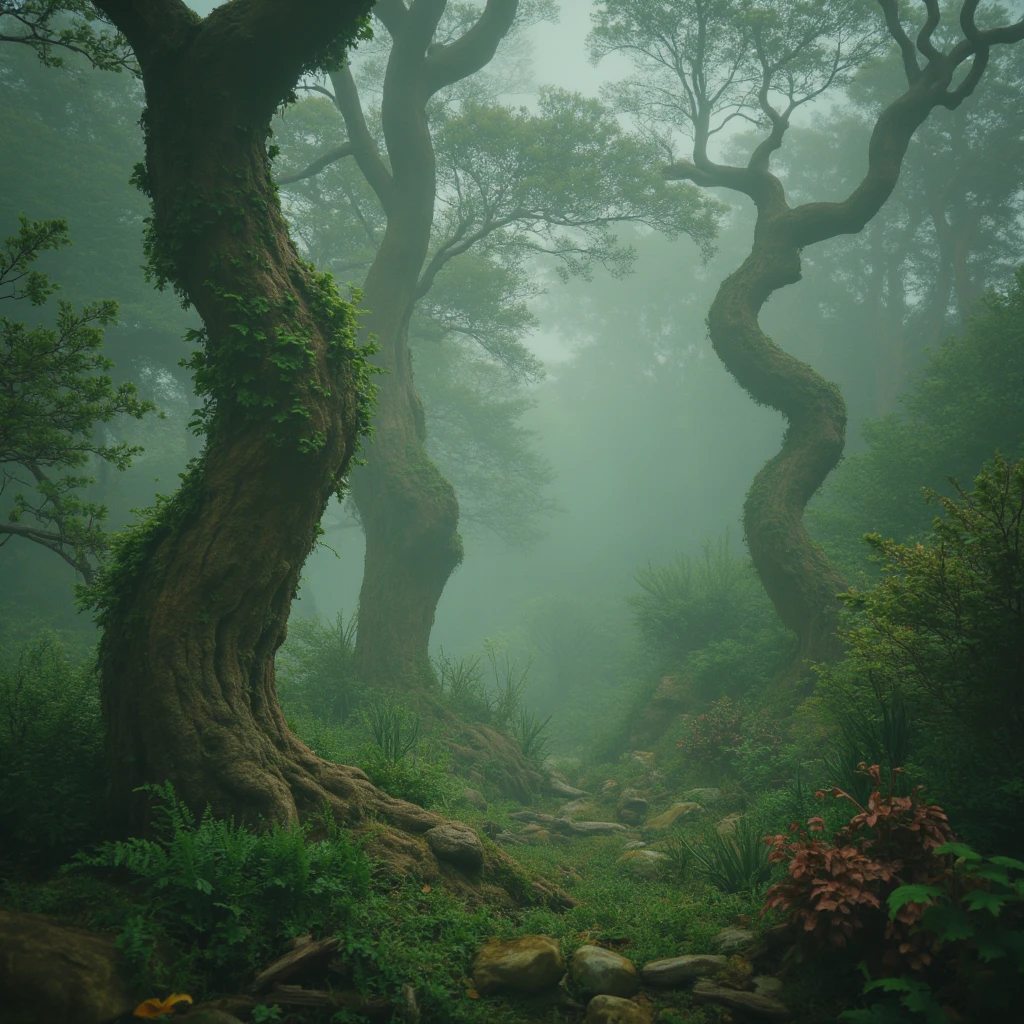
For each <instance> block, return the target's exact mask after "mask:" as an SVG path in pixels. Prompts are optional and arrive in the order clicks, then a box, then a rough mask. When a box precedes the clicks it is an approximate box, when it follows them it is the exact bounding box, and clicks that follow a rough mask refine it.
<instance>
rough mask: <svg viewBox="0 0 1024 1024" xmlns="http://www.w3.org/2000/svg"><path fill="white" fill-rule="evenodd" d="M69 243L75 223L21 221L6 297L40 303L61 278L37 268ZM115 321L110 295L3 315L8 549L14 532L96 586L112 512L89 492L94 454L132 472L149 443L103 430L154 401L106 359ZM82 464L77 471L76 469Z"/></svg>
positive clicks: (2, 473)
mask: <svg viewBox="0 0 1024 1024" xmlns="http://www.w3.org/2000/svg"><path fill="white" fill-rule="evenodd" d="M69 244H70V239H69V238H68V226H67V222H66V221H63V220H48V221H29V220H27V219H25V218H24V217H23V218H22V219H21V227H20V229H19V231H18V233H17V234H16V235H12V236H11V237H10V238H8V239H6V241H5V242H4V244H3V248H2V249H0V302H3V301H5V300H8V301H10V300H18V299H23V300H27V301H28V302H29V303H31V304H32V305H33V306H42V305H44V304H45V303H46V301H47V299H49V298H50V297H51V296H52V295H53V293H54V292H55V291H57V285H55V284H53V283H52V282H51V281H50V279H49V277H48V276H47V275H46V274H44V273H43V272H42V271H40V270H37V269H33V264H34V263H35V262H36V261H37V260H38V259H39V256H40V254H41V253H43V252H45V251H47V250H52V249H60V248H63V247H64V246H66V245H69ZM116 319H117V303H116V302H113V301H111V300H107V301H105V302H98V303H95V304H93V305H89V306H86V307H85V308H84V309H82V310H81V311H78V310H76V309H75V308H74V306H72V304H71V303H69V302H60V303H59V305H58V312H57V317H56V325H55V327H52V328H50V327H43V326H42V325H39V326H36V327H30V326H28V325H27V324H25V323H22V322H20V321H15V320H12V319H10V318H9V317H6V316H0V494H4V493H5V492H8V491H13V490H14V488H26V490H18V491H15V492H14V493H13V494H11V496H10V501H11V505H10V507H9V509H8V513H7V521H6V522H0V546H2V545H3V544H5V543H6V542H7V541H9V540H10V539H11V538H12V537H21V538H22V539H24V540H27V541H32V542H33V543H35V544H39V545H41V546H42V547H44V548H47V549H48V550H50V551H53V552H55V553H56V554H58V555H60V557H61V558H63V559H64V561H66V562H67V563H68V564H69V565H70V566H72V568H74V570H75V571H76V572H77V573H78V574H79V575H80V576H81V577H82V579H83V580H84V581H85V582H86V583H91V582H92V581H93V578H94V576H95V572H96V569H97V567H98V566H99V564H100V563H101V561H102V560H103V558H104V556H105V554H106V552H107V550H108V548H109V545H110V538H109V536H108V534H107V532H106V530H105V529H104V525H103V524H104V521H105V520H106V518H107V509H106V507H105V506H104V505H102V504H99V503H97V502H93V501H89V500H87V499H86V498H85V497H84V496H83V489H84V488H85V487H87V486H88V485H89V484H91V483H92V482H93V481H92V477H91V476H88V475H85V474H83V473H82V472H81V470H82V468H83V467H85V466H86V465H87V464H88V463H89V461H90V459H96V460H99V461H102V462H106V463H108V464H109V465H111V466H113V467H114V468H116V469H119V470H124V469H127V468H128V466H129V465H130V464H131V460H132V457H133V456H134V455H136V454H137V453H138V452H140V451H141V450H142V449H141V448H140V447H139V446H137V445H129V444H125V443H121V444H104V443H103V441H102V440H100V439H99V438H97V436H96V434H97V428H98V427H99V426H100V425H101V424H104V423H109V422H110V421H111V420H113V419H114V418H115V417H117V416H132V417H134V418H135V419H141V418H142V417H143V416H144V415H145V414H146V413H147V412H150V411H151V410H152V409H153V408H154V406H153V403H152V402H142V401H140V400H139V398H138V393H137V390H136V388H135V386H134V385H133V384H120V385H115V384H114V382H113V381H112V380H111V378H110V376H109V375H108V374H107V372H106V371H107V370H109V369H110V368H111V367H112V366H113V365H114V364H113V363H112V362H111V361H110V360H109V359H107V358H106V357H105V356H103V355H102V354H101V352H100V349H101V347H102V344H103V328H104V327H107V326H109V325H110V324H112V323H114V322H115V321H116ZM68 470H78V471H79V472H77V473H75V472H68Z"/></svg>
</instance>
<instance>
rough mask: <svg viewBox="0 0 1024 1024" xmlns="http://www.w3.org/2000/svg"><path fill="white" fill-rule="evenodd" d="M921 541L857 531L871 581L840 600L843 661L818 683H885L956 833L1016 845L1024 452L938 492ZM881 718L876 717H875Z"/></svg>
mask: <svg viewBox="0 0 1024 1024" xmlns="http://www.w3.org/2000/svg"><path fill="white" fill-rule="evenodd" d="M932 498H933V500H936V501H938V502H939V504H940V506H941V509H942V513H943V515H942V516H941V517H939V518H936V519H935V520H934V522H933V528H934V535H933V537H932V538H931V539H930V540H929V541H928V542H927V543H919V544H913V545H903V544H897V543H895V542H894V541H891V540H883V539H882V538H881V537H879V536H877V535H875V536H871V537H868V538H867V540H868V542H869V544H870V545H871V547H872V549H873V550H874V551H875V552H876V553H877V555H878V557H879V559H880V560H881V562H882V578H881V581H880V582H879V583H878V584H877V585H876V586H875V587H873V588H871V589H868V590H865V591H863V592H860V593H858V592H852V593H851V594H850V595H849V596H848V597H847V601H848V603H849V605H850V607H851V608H852V609H853V610H854V611H855V612H856V618H855V619H853V620H852V621H851V622H849V623H848V624H847V626H846V628H845V629H844V631H843V636H844V639H845V640H846V643H847V645H848V648H849V657H848V659H847V661H846V662H845V663H844V664H843V665H842V666H840V667H839V668H837V669H834V670H832V672H831V673H826V675H825V677H824V678H823V684H824V690H825V691H826V692H827V691H828V690H829V688H830V687H831V688H833V689H834V690H837V691H840V692H839V693H838V696H839V698H840V700H842V699H844V698H845V694H844V693H843V692H841V691H842V689H843V688H844V687H845V688H846V690H848V691H849V690H853V689H854V688H855V687H856V685H857V684H858V683H859V684H860V686H861V687H862V689H864V690H869V689H871V688H874V689H875V690H876V691H877V690H878V689H879V687H882V686H884V687H885V688H886V689H888V690H890V691H895V692H897V693H898V694H899V695H901V697H902V699H903V700H904V701H905V702H906V705H907V709H908V712H909V714H910V715H911V716H912V717H913V719H914V721H915V722H916V723H918V728H917V730H916V735H917V737H918V740H917V747H918V750H917V752H916V756H917V760H918V761H919V762H920V768H921V769H922V770H923V771H924V773H925V774H926V777H927V778H928V780H929V783H930V784H931V786H932V788H933V790H935V791H937V792H938V793H939V795H940V798H941V801H942V803H943V805H944V806H946V807H947V809H948V810H949V811H950V813H951V814H953V815H954V817H955V820H956V821H957V823H958V828H960V829H961V830H962V831H963V832H964V834H965V835H967V836H969V837H972V841H973V842H975V843H977V844H979V845H981V846H982V847H983V848H986V849H998V848H1002V849H1004V850H1008V851H1009V852H1012V853H1021V852H1022V851H1024V688H1022V687H1021V685H1020V682H1021V672H1022V666H1024V462H1020V463H1017V464H1016V465H1010V464H1009V463H1007V462H1006V461H1005V460H1004V459H1002V458H1001V457H1000V456H998V455H997V456H996V458H995V460H994V462H993V463H992V464H991V465H990V466H987V467H985V468H984V469H983V470H982V472H981V474H980V475H979V476H978V477H977V479H976V480H975V486H974V490H973V491H972V492H967V491H965V490H963V489H962V488H959V487H957V488H956V497H955V498H939V497H937V496H936V495H934V494H933V495H932ZM883 724H884V723H883Z"/></svg>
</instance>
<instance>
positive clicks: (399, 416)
mask: <svg viewBox="0 0 1024 1024" xmlns="http://www.w3.org/2000/svg"><path fill="white" fill-rule="evenodd" d="M446 2H447V0H416V2H415V3H413V4H411V5H410V6H409V8H408V9H406V8H405V7H404V5H402V4H398V3H394V2H386V3H382V4H379V5H378V7H377V8H376V9H375V11H374V13H375V14H376V15H377V17H378V18H379V19H380V20H381V22H382V23H383V24H384V26H385V27H386V29H387V31H388V32H389V34H390V35H391V38H392V49H391V54H390V57H389V60H388V67H387V71H386V74H385V78H384V89H383V94H382V99H381V121H382V127H383V131H384V141H385V144H386V146H387V155H388V164H385V163H384V161H383V159H382V158H381V156H380V155H379V153H378V152H377V150H376V146H375V145H374V143H373V140H372V137H371V136H370V133H369V132H368V131H367V129H366V124H365V121H364V119H363V114H362V110H361V108H360V103H359V96H358V92H357V90H356V86H355V83H354V81H353V80H352V77H351V75H350V74H349V73H348V72H347V70H343V71H341V72H337V73H335V74H333V75H332V82H333V84H334V89H335V98H336V103H337V106H338V109H339V110H340V112H341V114H342V116H343V117H344V119H345V124H346V128H347V131H348V137H349V142H350V143H351V145H352V148H353V153H352V155H353V156H354V158H355V160H356V161H357V163H358V165H359V168H360V170H361V171H362V173H363V175H364V177H365V178H366V180H367V182H368V183H369V184H370V186H371V187H372V188H373V189H374V191H375V192H376V194H377V197H378V199H379V200H380V203H381V206H382V208H383V209H384V212H385V214H386V216H387V230H386V232H385V235H384V239H383V241H382V243H381V246H380V249H379V250H378V252H377V255H376V257H375V259H374V261H373V264H372V266H371V267H370V270H369V272H368V274H367V277H366V281H365V283H364V286H363V304H364V305H365V307H366V308H367V309H368V310H369V313H368V315H367V316H366V317H365V320H364V322H363V330H364V332H365V334H366V335H367V336H370V337H373V339H374V341H375V344H376V345H377V349H378V351H377V353H376V355H375V357H374V361H375V362H376V363H377V364H378V365H379V366H381V367H382V369H384V370H385V371H386V372H385V375H384V376H383V377H381V378H380V379H379V385H380V393H379V397H378V403H377V411H376V416H375V419H374V441H373V445H372V446H371V447H370V448H369V450H368V456H367V464H366V465H365V466H362V467H360V468H359V469H358V470H357V471H355V472H354V473H353V474H352V496H353V498H354V500H355V503H356V508H357V509H358V510H359V518H360V521H361V522H362V524H363V531H364V533H365V536H366V557H365V562H364V568H363V583H362V588H361V590H360V594H359V616H358V623H359V626H358V631H357V633H356V650H355V667H356V672H357V674H358V677H359V678H360V679H361V680H362V681H363V682H364V683H366V684H368V685H370V686H385V687H399V688H401V689H404V690H411V691H422V690H424V689H426V688H429V687H430V685H431V684H432V682H433V680H434V673H433V668H432V667H431V664H430V655H429V645H430V633H431V630H432V628H433V625H434V616H435V614H436V611H437V605H438V602H439V601H440V599H441V594H442V593H443V592H444V588H445V584H446V583H447V582H448V579H449V577H450V576H451V574H452V573H453V572H454V571H455V569H456V567H457V566H458V565H459V563H460V562H461V561H462V539H461V537H460V536H459V533H458V525H459V505H458V501H457V499H456V497H455V491H454V488H453V487H452V485H451V484H450V483H449V482H448V481H447V480H446V479H445V478H444V476H443V474H442V473H441V471H440V470H439V469H438V468H437V466H436V465H435V464H434V462H433V461H432V460H431V458H430V456H429V455H428V454H427V451H426V448H425V446H424V441H425V439H426V423H425V419H424V415H423V407H422V404H421V402H420V399H419V396H418V395H417V394H416V388H415V386H414V383H413V375H412V361H411V356H410V352H409V337H408V335H409V322H410V320H411V318H412V313H413V307H414V306H415V303H416V300H417V299H418V298H420V297H421V295H422V293H423V287H422V284H421V274H422V273H423V267H424V263H425V261H426V257H427V252H428V250H429V247H430V236H431V229H432V226H433V220H434V204H435V201H436V190H437V171H436V162H435V157H434V146H433V140H432V138H431V134H430V126H429V123H428V119H427V103H428V102H429V100H430V98H431V97H432V96H433V95H434V94H435V93H436V92H437V91H438V90H439V89H441V88H443V87H444V86H446V85H449V84H451V83H453V82H455V81H458V80H460V79H462V78H465V77H468V76H469V75H472V74H473V73H474V72H476V71H478V70H479V69H480V68H481V67H483V66H484V65H486V64H487V63H488V61H490V59H491V57H493V55H494V52H495V50H496V49H497V46H498V44H499V43H500V41H501V39H502V38H503V37H504V35H505V34H506V33H507V32H508V30H509V28H510V27H511V25H512V22H513V20H514V18H515V13H516V9H517V6H518V3H517V0H488V3H487V5H486V6H485V8H484V11H483V12H482V13H481V15H480V18H479V19H478V21H477V22H476V24H475V25H473V26H472V27H471V28H470V29H469V30H468V31H467V32H466V33H465V34H464V35H463V36H461V37H460V38H459V39H457V40H456V41H454V42H453V43H450V44H448V45H440V46H439V45H434V44H433V43H432V40H433V36H434V31H435V29H436V27H437V25H438V22H439V21H440V18H441V17H442V15H443V14H444V10H445V7H446Z"/></svg>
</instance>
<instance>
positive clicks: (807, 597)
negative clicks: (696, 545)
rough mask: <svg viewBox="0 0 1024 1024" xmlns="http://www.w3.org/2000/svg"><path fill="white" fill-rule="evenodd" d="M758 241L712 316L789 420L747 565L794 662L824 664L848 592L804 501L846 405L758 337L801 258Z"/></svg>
mask: <svg viewBox="0 0 1024 1024" xmlns="http://www.w3.org/2000/svg"><path fill="white" fill-rule="evenodd" d="M759 227H761V230H760V231H759V232H758V235H759V236H760V237H758V238H757V240H756V241H755V243H754V248H753V251H752V252H751V254H750V255H749V256H748V257H747V259H746V260H745V261H744V263H743V265H742V266H741V267H740V268H739V269H738V270H737V271H736V272H735V273H734V274H732V275H731V276H730V277H728V278H727V279H726V280H725V282H724V283H723V284H722V286H721V288H720V289H719V291H718V295H717V296H716V297H715V301H714V303H713V304H712V306H711V311H710V313H709V316H708V331H709V334H710V337H711V344H712V346H713V347H714V350H715V352H716V354H717V355H718V357H719V358H720V359H721V360H722V362H723V363H724V364H725V367H726V369H727V370H729V372H730V373H731V374H732V375H733V376H734V377H735V378H736V380H737V382H738V383H739V384H740V386H741V387H743V388H744V389H745V390H746V391H747V392H748V393H749V394H750V396H751V397H752V398H753V399H754V401H756V402H758V403H759V404H761V405H768V406H771V407H772V408H773V409H777V410H778V411H779V412H781V413H782V414H783V415H784V416H785V417H786V421H787V429H786V435H785V438H784V440H783V444H782V449H781V451H780V452H779V453H778V455H776V456H775V457H774V458H773V459H770V460H769V461H768V462H766V463H765V465H764V467H763V468H762V469H761V471H760V472H759V473H758V474H757V476H756V477H755V479H754V482H753V484H752V485H751V487H750V490H749V491H748V492H747V498H746V501H745V502H744V505H743V528H744V534H745V536H746V540H747V546H748V548H749V549H750V557H751V559H752V560H753V563H754V566H755V568H756V569H757V572H758V574H759V576H760V577H761V582H762V583H763V585H764V588H765V591H766V592H767V593H768V596H769V597H770V598H771V600H772V603H773V604H774V605H775V610H776V611H777V612H778V614H779V618H780V619H781V620H782V622H783V624H784V625H785V626H786V627H787V628H788V629H791V630H792V631H793V632H794V633H796V635H797V638H798V640H799V648H798V651H797V655H796V658H797V662H798V664H800V665H802V664H803V663H804V662H805V661H825V660H829V659H831V658H833V657H834V656H836V655H837V654H838V653H839V652H840V649H841V645H840V642H839V640H838V639H837V637H836V634H835V628H836V625H837V624H838V612H839V600H838V597H837V595H838V594H839V593H840V592H841V591H844V590H845V589H846V583H845V582H844V581H843V579H842V577H841V576H840V575H839V573H838V572H837V571H836V570H835V568H834V567H833V566H832V565H831V564H830V563H829V561H828V559H827V558H826V556H825V553H824V552H823V551H822V550H821V548H820V547H819V546H818V545H817V544H815V543H814V542H813V541H812V540H811V538H810V537H809V536H808V533H807V530H806V528H805V527H804V524H803V512H804V508H805V507H806V505H807V502H808V501H809V500H810V499H811V497H812V495H813V494H814V492H815V491H817V489H818V488H819V487H820V486H821V484H822V483H823V482H824V480H825V478H826V477H827V476H828V474H829V473H830V472H831V471H832V470H833V469H834V468H835V466H836V464H837V463H838V462H839V459H840V458H841V457H842V454H843V445H844V441H845V436H846V403H845V402H844V401H843V397H842V395H841V394H840V392H839V388H838V387H836V385H835V384H832V383H830V382H828V381H826V380H825V379H824V378H823V377H821V376H820V375H819V374H817V373H816V372H815V371H814V370H813V369H812V368H811V367H810V366H808V365H807V364H806V363H803V362H801V361H800V360H799V359H796V358H794V357H793V356H791V355H789V354H787V353H786V352H783V351H782V349H780V348H779V347H778V345H776V344H775V343H774V342H773V341H772V340H771V339H770V338H769V337H768V336H767V335H766V334H765V333H764V332H763V331H762V330H761V328H760V325H759V324H758V314H759V313H760V310H761V307H762V306H763V305H764V303H765V301H766V300H767V299H768V297H769V296H770V295H771V293H772V292H773V291H775V290H776V289H777V288H781V287H783V286H784V285H787V284H792V283H795V282H796V281H798V280H799V279H800V255H799V252H798V251H797V249H796V248H795V247H794V246H792V245H789V244H787V243H786V242H784V241H780V240H774V239H770V238H765V237H763V236H765V235H770V233H771V232H770V228H765V227H763V226H760V225H759Z"/></svg>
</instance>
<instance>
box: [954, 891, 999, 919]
mask: <svg viewBox="0 0 1024 1024" xmlns="http://www.w3.org/2000/svg"><path fill="white" fill-rule="evenodd" d="M964 902H965V903H966V904H967V906H968V908H969V909H970V910H987V911H989V913H991V914H992V916H993V917H998V916H999V912H1000V911H1001V910H1002V909H1003V907H1004V906H1005V904H1006V897H1005V896H1002V895H1000V894H999V893H995V892H988V891H986V890H985V889H973V890H972V891H971V892H969V893H968V894H967V895H966V896H965V897H964Z"/></svg>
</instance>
